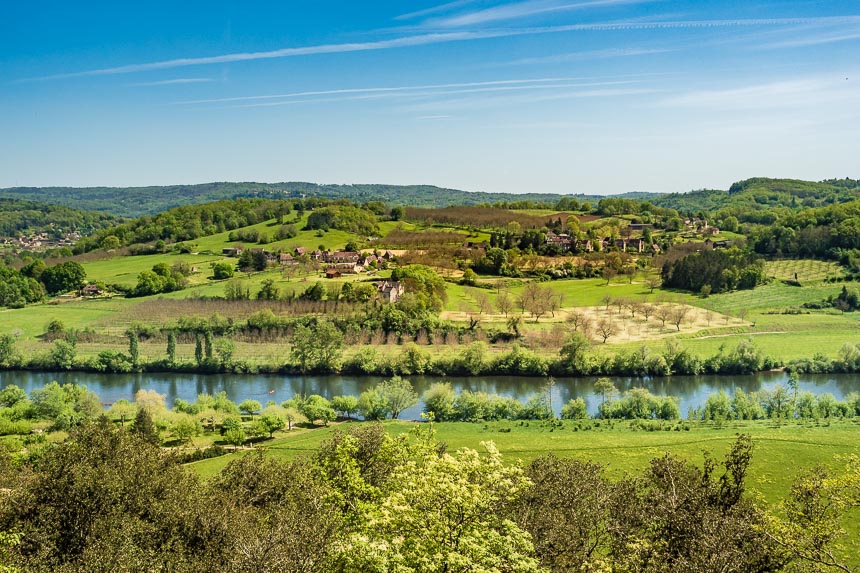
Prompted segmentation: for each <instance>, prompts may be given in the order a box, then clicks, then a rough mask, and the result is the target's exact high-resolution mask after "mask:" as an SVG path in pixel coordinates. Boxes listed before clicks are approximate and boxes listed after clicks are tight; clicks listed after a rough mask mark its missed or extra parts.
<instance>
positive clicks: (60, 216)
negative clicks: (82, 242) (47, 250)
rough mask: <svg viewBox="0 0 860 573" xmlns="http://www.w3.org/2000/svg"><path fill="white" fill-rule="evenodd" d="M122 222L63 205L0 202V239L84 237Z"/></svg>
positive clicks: (8, 200)
mask: <svg viewBox="0 0 860 573" xmlns="http://www.w3.org/2000/svg"><path fill="white" fill-rule="evenodd" d="M121 221H122V220H121V219H120V218H119V217H116V216H114V215H110V214H107V213H98V212H94V211H82V210H80V209H73V208H71V207H67V206H64V205H51V204H49V203H42V202H36V201H26V200H20V199H4V198H0V237H17V236H18V235H30V234H38V233H48V234H49V235H50V236H52V237H56V238H59V237H62V236H63V235H64V234H66V233H73V232H77V233H80V234H81V235H88V234H90V233H93V232H94V231H97V230H99V229H104V228H106V227H110V226H113V225H117V224H119V223H120V222H121Z"/></svg>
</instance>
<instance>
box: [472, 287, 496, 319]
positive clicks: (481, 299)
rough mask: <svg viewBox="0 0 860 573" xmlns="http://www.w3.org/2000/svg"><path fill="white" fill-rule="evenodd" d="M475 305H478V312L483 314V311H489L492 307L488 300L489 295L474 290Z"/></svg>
mask: <svg viewBox="0 0 860 573" xmlns="http://www.w3.org/2000/svg"><path fill="white" fill-rule="evenodd" d="M474 299H475V306H477V307H478V314H484V313H485V312H489V311H490V309H492V307H493V306H492V303H491V302H490V297H489V296H488V295H487V293H485V292H476V293H475V296H474Z"/></svg>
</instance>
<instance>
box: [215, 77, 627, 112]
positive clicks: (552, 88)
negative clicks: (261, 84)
mask: <svg viewBox="0 0 860 573" xmlns="http://www.w3.org/2000/svg"><path fill="white" fill-rule="evenodd" d="M634 83H636V82H635V81H614V82H585V83H566V82H565V83H551V84H530V85H491V86H481V87H464V88H452V89H426V88H425V89H416V88H400V89H398V90H392V89H390V88H378V89H374V88H367V89H364V90H351V93H349V91H350V90H339V91H336V92H328V93H329V94H342V95H337V96H336V97H319V98H315V97H309V98H308V97H306V98H304V99H285V100H280V101H266V102H255V103H241V104H239V105H233V106H229V107H233V108H255V107H278V106H285V105H295V104H299V103H324V102H342V101H356V100H379V99H427V98H430V99H440V98H447V97H450V96H464V95H478V94H493V93H500V92H523V91H543V92H557V91H565V90H566V91H569V90H572V89H580V90H581V89H582V88H597V87H601V88H602V87H608V86H619V85H629V84H634ZM323 93H326V92H323ZM602 93H606V94H609V93H611V92H610V91H603V92H602ZM297 95H298V94H297ZM304 95H307V94H304ZM316 95H322V94H316ZM550 99H553V98H550Z"/></svg>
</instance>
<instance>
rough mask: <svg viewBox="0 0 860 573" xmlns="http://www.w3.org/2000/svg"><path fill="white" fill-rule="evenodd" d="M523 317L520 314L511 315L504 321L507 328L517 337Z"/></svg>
mask: <svg viewBox="0 0 860 573" xmlns="http://www.w3.org/2000/svg"><path fill="white" fill-rule="evenodd" d="M522 322H523V317H522V316H519V315H518V316H512V317H510V318H509V319H508V320H507V321H506V323H505V324H506V325H507V327H508V330H509V331H511V332H512V333H513V334H514V336H516V337H519V335H520V326H521V325H522Z"/></svg>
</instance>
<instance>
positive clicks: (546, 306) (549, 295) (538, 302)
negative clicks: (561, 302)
mask: <svg viewBox="0 0 860 573" xmlns="http://www.w3.org/2000/svg"><path fill="white" fill-rule="evenodd" d="M553 296H554V293H553V290H552V288H550V287H541V286H540V285H539V284H538V283H536V282H534V281H532V282H528V283H526V286H525V287H524V288H523V292H522V294H521V295H520V299H521V300H520V304H521V305H522V307H523V309H524V310H526V311H528V312H529V313H531V315H532V316H534V317H535V322H538V320H540V317H541V316H543V315H544V314H546V313H547V312H549V311H550V309H551V308H552V304H553V303H552V299H553Z"/></svg>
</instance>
